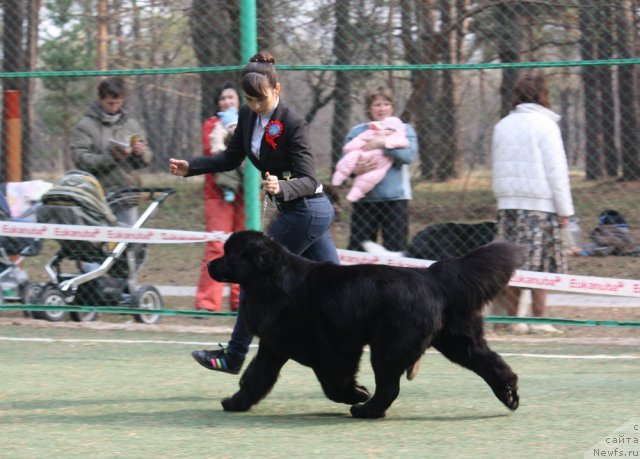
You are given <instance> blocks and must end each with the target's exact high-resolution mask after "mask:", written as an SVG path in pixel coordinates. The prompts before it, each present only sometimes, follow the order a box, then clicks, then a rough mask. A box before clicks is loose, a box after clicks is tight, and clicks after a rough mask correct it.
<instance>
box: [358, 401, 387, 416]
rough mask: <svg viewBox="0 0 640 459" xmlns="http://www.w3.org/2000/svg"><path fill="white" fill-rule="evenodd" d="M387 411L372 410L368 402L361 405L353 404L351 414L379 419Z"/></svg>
mask: <svg viewBox="0 0 640 459" xmlns="http://www.w3.org/2000/svg"><path fill="white" fill-rule="evenodd" d="M384 414H385V412H384V411H379V410H372V409H371V407H370V406H367V403H363V404H361V405H353V406H352V407H351V416H353V417H354V418H360V419H379V418H383V417H384Z"/></svg>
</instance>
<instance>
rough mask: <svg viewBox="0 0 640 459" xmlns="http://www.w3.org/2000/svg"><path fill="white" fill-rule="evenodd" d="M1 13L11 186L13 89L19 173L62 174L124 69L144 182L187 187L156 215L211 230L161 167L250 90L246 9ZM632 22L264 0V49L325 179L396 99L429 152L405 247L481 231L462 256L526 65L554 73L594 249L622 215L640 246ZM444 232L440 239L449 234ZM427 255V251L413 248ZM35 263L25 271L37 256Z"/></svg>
mask: <svg viewBox="0 0 640 459" xmlns="http://www.w3.org/2000/svg"><path fill="white" fill-rule="evenodd" d="M3 5H4V7H3V9H2V24H3V28H2V37H3V41H2V52H3V73H2V85H3V107H4V115H5V116H4V118H5V122H4V123H3V124H2V136H3V143H2V145H3V150H2V162H3V167H2V168H0V181H2V182H7V181H15V174H16V171H15V168H16V164H15V162H13V163H12V162H11V159H8V158H10V157H11V156H10V151H9V150H10V148H14V149H15V148H16V142H15V132H16V131H15V123H14V124H12V122H11V121H7V120H9V119H11V116H9V117H8V115H10V114H11V113H13V116H14V118H15V112H16V110H15V109H12V107H10V106H9V105H10V104H9V103H8V101H9V98H8V97H9V96H8V94H9V93H10V92H11V91H14V90H17V91H19V94H20V98H19V100H20V110H19V117H20V119H21V123H20V131H19V135H20V138H21V141H20V142H18V143H19V148H20V158H21V162H20V163H19V165H18V166H17V167H18V168H19V171H18V172H17V174H18V175H19V177H20V180H23V181H27V180H36V179H39V180H44V181H48V182H52V181H54V180H55V179H56V178H57V177H59V176H61V175H62V174H63V173H64V172H66V171H68V170H70V169H74V168H76V167H77V165H75V164H74V162H73V158H72V155H71V148H70V142H71V136H72V131H73V129H74V126H75V125H76V124H77V123H78V121H79V120H80V118H81V117H82V115H83V113H84V112H85V110H86V109H87V107H88V106H89V105H90V104H91V103H92V102H93V101H94V100H95V99H96V86H97V85H98V83H99V81H100V80H101V79H102V77H103V76H105V75H113V74H114V73H117V72H114V71H121V72H120V73H121V74H122V75H124V78H125V79H126V84H127V86H128V95H127V97H126V106H127V108H128V110H129V111H130V112H131V113H132V114H133V116H134V118H136V119H137V120H138V121H139V122H140V124H141V128H142V130H143V131H144V133H145V136H146V141H147V143H148V145H149V146H150V148H151V150H152V151H153V153H154V156H153V161H152V162H151V164H150V165H149V166H148V167H147V168H145V169H144V171H143V184H144V185H147V186H157V187H163V186H164V187H174V188H177V189H178V193H177V195H176V197H175V198H172V199H173V200H174V201H175V202H176V203H180V205H182V206H183V207H180V205H177V204H176V205H175V206H173V205H170V212H169V211H168V212H165V213H163V212H162V211H161V212H160V213H159V215H161V216H160V217H159V218H160V220H158V222H157V225H160V224H163V225H165V227H173V228H177V229H193V230H202V229H204V223H203V220H202V216H201V213H202V212H201V208H200V207H201V206H200V204H201V198H202V194H201V187H202V184H201V182H198V181H197V179H193V181H191V182H187V181H178V180H176V179H175V178H174V177H171V176H169V175H168V174H167V163H168V159H169V158H170V157H183V158H189V157H191V156H197V155H200V154H202V141H201V129H202V123H203V121H204V120H206V119H207V118H208V117H210V116H212V115H213V114H214V113H215V111H216V108H215V101H214V89H215V88H216V87H217V86H219V85H220V84H221V83H223V82H226V81H231V82H236V81H238V75H239V71H240V69H241V68H242V66H243V65H244V62H241V58H240V49H241V46H240V43H241V40H242V37H241V30H240V15H241V2H240V1H218V0H193V1H189V0H178V1H162V0H91V1H82V2H80V1H75V2H74V1H50V2H40V1H29V2H26V1H20V0H5V2H4V3H3ZM638 24H640V2H638V1H637V0H616V1H602V0H583V1H544V0H543V1H527V0H523V1H509V0H503V1H492V0H491V1H490V0H477V1H472V0H438V1H435V0H434V1H412V0H358V1H356V0H340V1H336V0H314V1H308V0H307V1H303V0H259V1H257V27H258V48H259V49H268V50H270V51H271V52H272V53H273V55H274V56H275V58H276V62H277V64H278V69H279V74H280V77H281V80H282V87H283V93H282V97H283V98H284V100H286V103H287V104H288V105H290V106H292V107H293V108H294V109H295V110H296V111H298V112H299V113H301V114H302V115H303V116H304V117H305V118H306V119H307V120H308V122H309V124H310V127H311V133H312V145H313V148H314V154H315V156H316V162H317V167H318V171H319V176H320V178H321V179H322V180H323V182H325V183H329V182H330V178H331V174H332V172H333V170H334V167H335V164H336V162H337V160H338V159H339V158H340V156H341V152H342V146H343V143H344V140H345V136H346V134H347V132H348V131H349V129H350V128H351V127H353V126H354V125H356V124H358V123H363V122H365V121H367V116H366V113H365V111H366V110H365V109H366V107H365V106H364V96H365V93H366V92H367V90H370V89H372V88H376V87H378V86H386V87H388V88H391V89H392V91H393V93H394V95H395V104H394V109H395V114H396V115H397V116H399V117H401V118H402V119H403V121H405V122H407V123H409V124H410V125H411V126H412V127H413V128H414V129H415V131H416V134H417V138H418V144H419V151H418V155H417V158H416V159H415V161H414V162H413V163H412V164H411V165H410V173H411V187H412V192H413V199H412V200H411V201H410V202H409V206H408V219H409V234H408V238H407V241H403V242H402V245H404V246H406V247H410V246H411V244H412V240H413V239H414V237H415V236H416V235H417V234H418V233H420V232H421V231H423V230H424V229H425V228H426V227H428V226H430V225H434V224H440V223H450V222H454V223H465V224H474V225H477V226H474V227H473V228H472V232H471V233H465V236H464V237H465V241H454V244H453V245H454V246H461V245H462V244H464V243H466V242H468V240H472V241H475V243H478V244H479V243H482V242H485V239H486V235H485V234H484V233H482V232H478V233H473V230H474V229H478V230H479V231H480V230H481V229H482V227H483V226H482V225H481V223H483V222H487V221H489V222H491V221H494V220H495V216H496V207H495V198H494V196H493V194H492V191H491V152H490V143H491V133H492V129H493V126H494V125H495V124H496V122H497V121H498V120H499V119H500V118H501V117H502V116H504V115H505V114H506V113H507V112H508V111H509V108H510V102H511V93H512V89H513V87H514V84H515V82H516V80H517V78H518V76H519V75H521V74H522V73H524V72H528V73H531V72H533V73H544V74H545V75H546V77H547V82H548V84H549V86H550V88H551V101H552V109H553V110H554V111H555V112H557V113H558V114H560V115H561V116H562V119H561V122H560V126H561V130H562V133H563V137H564V142H565V148H566V152H567V156H568V161H569V165H570V170H571V182H572V192H573V199H574V203H575V205H576V214H577V217H578V218H579V221H580V225H581V227H582V230H583V231H582V233H583V234H582V237H583V241H586V240H587V239H588V237H589V232H590V230H591V229H592V228H594V227H595V226H597V224H598V219H599V217H600V215H601V213H602V211H603V210H606V209H614V210H616V211H618V212H619V213H620V214H622V215H623V216H624V217H625V219H626V221H627V223H628V224H629V226H630V228H631V231H630V233H629V235H630V237H631V238H635V240H640V233H639V232H638V231H637V230H636V228H638V227H639V226H640V212H639V210H640V201H639V199H638V196H639V194H638V191H640V185H639V184H640V138H639V137H640V97H639V95H640V67H639V66H638V64H639V63H640V60H639V59H638V58H637V56H638V55H640V28H639V26H638ZM12 135H13V137H12ZM11 139H14V141H13V143H12V141H11ZM11 145H12V146H11ZM10 146H11V147H10ZM12 167H13V169H12ZM12 171H13V172H12ZM9 174H14V176H13V177H12V176H10V175H9ZM347 190H348V186H345V187H341V188H337V189H335V190H333V192H334V193H335V194H334V198H335V199H336V201H339V203H337V204H336V205H337V206H338V207H339V208H340V210H341V215H340V219H339V221H338V222H337V224H336V227H335V231H334V234H335V238H336V241H337V244H338V247H339V248H346V247H347V244H348V239H349V232H350V225H349V220H350V214H351V210H352V205H351V204H350V203H349V202H347V201H346V200H345V195H346V192H347ZM180 196H184V198H181V197H180ZM170 201H171V200H169V201H167V203H168V204H167V205H169V203H170ZM185 205H186V206H187V207H188V209H186V210H181V209H184V206H185ZM141 210H142V209H141ZM440 237H441V239H440V243H444V242H443V241H446V240H447V239H449V241H448V242H451V238H452V237H453V236H451V235H449V236H447V235H444V236H443V235H441V236H440ZM379 242H380V241H379ZM414 248H415V247H414ZM52 250H53V249H51V250H50V251H48V252H47V250H45V255H46V256H50V254H51V251H52ZM162 250H164V249H162ZM162 250H161V249H159V248H158V249H156V247H152V250H151V252H152V254H153V253H154V252H157V253H163V255H162V256H160V258H161V259H164V260H166V257H167V256H170V255H167V254H166V253H164V252H162ZM181 250H182V252H181V253H180V255H184V253H185V252H184V249H181ZM188 250H192V251H193V252H192V253H191V252H190V255H189V256H188V257H187V258H189V259H190V261H191V263H190V264H188V265H185V269H184V271H183V274H185V273H186V274H185V276H186V279H191V281H190V282H191V284H193V282H194V281H193V280H194V279H195V278H196V277H197V271H198V269H199V266H197V263H196V262H195V261H194V260H197V259H198V258H199V257H200V256H201V255H200V254H201V247H197V248H190V249H188ZM421 254H422V255H425V257H427V258H428V256H426V254H425V253H424V252H423V253H421V252H419V251H418V252H414V253H413V255H415V256H419V255H421ZM176 256H178V255H177V254H176ZM625 260H626V261H625V262H624V263H620V262H612V263H608V264H607V263H604V264H603V263H602V262H598V263H589V262H584V261H582V260H579V261H577V262H576V263H573V264H572V266H570V268H571V269H572V271H574V272H575V271H577V272H578V273H580V272H582V273H585V274H587V273H588V274H594V273H596V272H597V273H598V275H602V276H619V277H633V276H636V274H633V273H637V268H638V265H637V264H634V263H636V261H635V260H629V259H627V257H625ZM154 262H156V263H159V264H158V265H156V266H153V263H154ZM28 264H29V266H30V274H31V271H32V270H38V269H41V266H42V264H43V263H41V262H37V263H34V262H33V261H30V262H29V263H28ZM149 264H151V267H149V268H147V269H151V270H154V269H155V270H156V273H157V271H158V270H159V269H160V267H162V266H163V261H162V260H160V261H159V262H158V261H157V259H156V261H154V257H153V256H151V260H150V261H149V262H148V265H149ZM596 264H597V265H598V266H596ZM622 264H623V265H624V266H625V267H624V268H621V267H620V265H622ZM38 265H39V266H38ZM34 266H36V267H34ZM35 276H37V275H35ZM172 281H173V280H172ZM186 282H189V281H188V280H186Z"/></svg>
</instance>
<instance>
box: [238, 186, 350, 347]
mask: <svg viewBox="0 0 640 459" xmlns="http://www.w3.org/2000/svg"><path fill="white" fill-rule="evenodd" d="M334 217H335V210H334V208H333V205H332V204H331V201H329V198H328V197H327V196H326V195H323V196H321V197H311V198H300V199H296V200H295V201H293V202H288V203H283V204H282V207H281V210H280V214H279V215H278V217H277V218H276V220H275V221H274V222H273V224H272V225H271V227H270V228H269V229H268V230H267V234H268V235H269V236H271V237H272V238H273V239H274V240H276V241H278V242H279V243H281V244H282V245H284V246H285V247H286V248H287V249H289V251H290V252H292V253H295V254H297V255H302V256H303V257H305V258H309V259H310V260H314V261H331V262H333V263H336V264H339V263H340V260H339V258H338V252H337V250H336V245H335V243H334V241H333V236H331V231H329V228H330V226H331V223H333V219H334ZM243 298H244V292H243V291H242V289H241V290H240V308H239V309H238V318H237V319H236V324H235V326H234V328H233V333H232V334H231V340H229V346H228V348H227V351H228V352H229V353H230V354H232V355H234V356H238V357H240V356H242V357H244V356H245V355H246V354H247V353H248V352H249V345H250V344H251V340H252V339H253V335H252V334H251V332H250V331H249V329H248V327H247V325H246V323H245V321H244V318H243V315H242V303H243Z"/></svg>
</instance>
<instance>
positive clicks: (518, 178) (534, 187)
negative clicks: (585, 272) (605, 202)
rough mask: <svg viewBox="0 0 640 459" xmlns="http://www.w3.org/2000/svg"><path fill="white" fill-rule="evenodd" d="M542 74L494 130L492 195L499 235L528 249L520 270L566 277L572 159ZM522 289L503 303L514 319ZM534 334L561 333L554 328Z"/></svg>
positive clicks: (522, 89)
mask: <svg viewBox="0 0 640 459" xmlns="http://www.w3.org/2000/svg"><path fill="white" fill-rule="evenodd" d="M549 105H550V104H549V90H548V88H547V85H546V80H545V77H544V76H543V75H524V76H522V77H521V78H520V79H519V80H518V82H517V83H516V87H515V90H514V99H513V109H512V110H511V112H510V113H509V114H508V115H507V116H505V117H504V118H502V119H501V120H500V121H499V122H498V123H497V124H496V126H495V128H494V131H493V139H492V147H491V149H492V161H493V192H494V195H495V197H496V199H497V209H498V215H497V235H496V237H497V238H498V239H503V240H507V241H510V242H513V243H516V244H518V245H520V246H521V247H522V248H523V254H524V258H525V261H524V263H523V265H522V266H520V269H523V270H527V271H539V272H548V273H566V272H567V270H568V263H567V247H565V245H566V243H564V242H563V238H562V237H561V233H562V232H564V231H563V230H561V228H567V227H568V225H569V218H570V217H571V216H572V215H573V214H574V208H573V200H572V197H571V187H570V183H569V171H568V165H567V157H566V154H565V150H564V145H563V141H562V135H561V133H560V128H559V127H558V121H559V120H560V116H559V115H558V114H556V113H554V112H553V111H551V110H550V109H549ZM546 295H547V292H546V290H544V289H534V290H532V292H531V309H532V312H533V315H534V316H535V317H543V316H544V315H545V306H546ZM519 297H520V288H517V287H511V286H509V287H507V289H506V291H505V292H504V296H503V299H502V302H503V303H504V306H505V307H506V310H507V311H506V312H507V314H509V315H515V314H516V310H517V307H518V300H519ZM531 331H540V332H552V333H557V332H560V331H559V330H557V329H556V328H555V327H553V326H552V325H549V324H538V325H537V326H532V327H531Z"/></svg>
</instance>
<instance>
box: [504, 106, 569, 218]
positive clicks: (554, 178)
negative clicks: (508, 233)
mask: <svg viewBox="0 0 640 459" xmlns="http://www.w3.org/2000/svg"><path fill="white" fill-rule="evenodd" d="M559 120H560V116H559V115H558V114H556V113H554V112H552V111H551V110H549V109H547V108H545V107H543V106H542V105H538V104H532V103H527V104H519V105H517V106H516V108H515V109H513V110H512V111H511V113H509V115H507V116H505V117H504V118H503V119H501V120H500V121H499V122H498V124H496V126H495V128H494V130H493V141H492V146H491V151H492V155H493V193H494V194H495V196H496V199H497V201H498V209H525V210H538V211H543V212H551V213H556V214H557V215H558V216H559V217H569V216H571V215H573V214H574V210H573V200H572V199H571V187H570V184H569V170H568V166H567V157H566V154H565V152H564V146H563V143H562V136H561V134H560V128H559V127H558V124H557V122H558V121H559Z"/></svg>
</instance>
